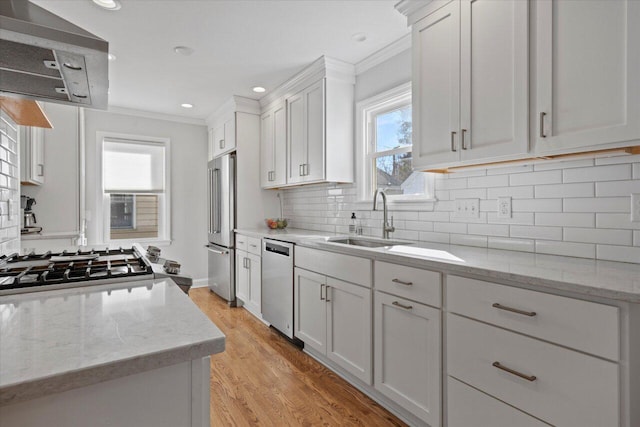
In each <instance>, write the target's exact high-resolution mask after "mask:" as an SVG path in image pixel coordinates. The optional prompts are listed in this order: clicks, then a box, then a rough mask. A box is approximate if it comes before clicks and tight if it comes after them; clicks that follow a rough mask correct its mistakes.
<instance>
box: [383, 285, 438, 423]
mask: <svg viewBox="0 0 640 427" xmlns="http://www.w3.org/2000/svg"><path fill="white" fill-rule="evenodd" d="M440 317H441V312H440V310H437V309H435V308H431V307H428V306H425V305H422V304H418V303H415V302H412V301H409V300H405V299H402V298H399V297H395V296H392V295H387V294H384V293H381V292H378V291H376V293H375V315H374V322H375V328H374V343H375V349H374V361H375V367H374V386H375V388H376V389H377V390H379V391H380V392H381V393H383V394H384V395H386V396H387V397H389V398H391V399H392V400H393V401H395V402H396V403H398V404H399V405H400V406H402V407H403V408H405V409H406V410H408V411H410V412H411V413H413V414H414V415H416V416H417V417H419V418H420V419H422V420H424V421H425V422H427V423H428V424H429V425H432V426H439V425H440V401H441V396H440V395H441V330H440V325H441V320H440Z"/></svg>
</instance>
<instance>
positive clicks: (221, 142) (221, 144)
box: [218, 139, 224, 150]
mask: <svg viewBox="0 0 640 427" xmlns="http://www.w3.org/2000/svg"><path fill="white" fill-rule="evenodd" d="M218 145H219V146H220V149H221V150H222V149H223V148H224V139H221V140H220V141H218Z"/></svg>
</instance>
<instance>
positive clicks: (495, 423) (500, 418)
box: [447, 377, 548, 427]
mask: <svg viewBox="0 0 640 427" xmlns="http://www.w3.org/2000/svg"><path fill="white" fill-rule="evenodd" d="M447 385H448V390H449V393H448V396H449V398H448V401H447V408H448V410H447V415H448V416H449V418H448V420H449V422H448V423H447V426H448V427H470V426H477V427H544V426H548V424H545V423H543V422H541V421H538V420H537V419H535V418H533V417H530V416H529V415H527V414H525V413H524V412H521V411H518V410H517V409H515V408H513V407H512V406H509V405H505V404H504V403H502V402H500V401H499V400H496V399H494V398H493V397H491V396H489V395H486V394H484V393H482V392H481V391H478V390H476V389H474V388H472V387H469V386H468V385H466V384H464V383H461V382H460V381H458V380H456V379H455V378H451V377H449V380H448V381H447Z"/></svg>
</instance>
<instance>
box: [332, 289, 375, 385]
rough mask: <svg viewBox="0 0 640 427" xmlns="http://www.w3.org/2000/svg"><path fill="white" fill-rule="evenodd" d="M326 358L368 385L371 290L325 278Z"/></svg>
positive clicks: (370, 366)
mask: <svg viewBox="0 0 640 427" xmlns="http://www.w3.org/2000/svg"><path fill="white" fill-rule="evenodd" d="M326 301H327V310H328V311H327V357H329V359H331V360H333V361H334V362H336V363H337V364H338V365H340V366H341V367H342V368H344V369H346V370H347V371H349V372H351V373H352V374H354V375H355V376H356V377H358V378H360V379H361V380H362V381H364V382H365V383H366V384H369V385H371V384H372V379H371V368H372V361H371V345H372V336H371V289H369V288H363V287H361V286H357V285H353V284H351V283H347V282H343V281H340V280H336V279H332V278H330V277H329V278H327V290H326Z"/></svg>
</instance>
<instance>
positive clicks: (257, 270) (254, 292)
mask: <svg viewBox="0 0 640 427" xmlns="http://www.w3.org/2000/svg"><path fill="white" fill-rule="evenodd" d="M247 259H248V261H247V273H248V276H249V280H248V284H247V289H248V291H249V297H248V298H247V301H246V303H245V308H246V309H247V310H249V311H250V312H252V313H253V314H254V315H256V316H258V317H261V316H262V258H261V257H260V256H259V255H255V254H252V253H248V254H247Z"/></svg>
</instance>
